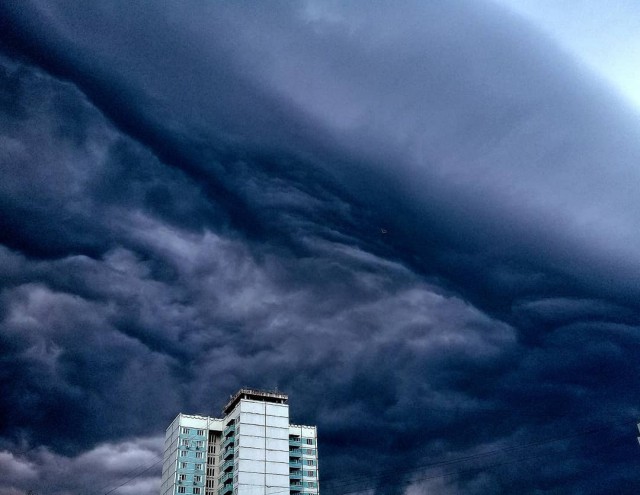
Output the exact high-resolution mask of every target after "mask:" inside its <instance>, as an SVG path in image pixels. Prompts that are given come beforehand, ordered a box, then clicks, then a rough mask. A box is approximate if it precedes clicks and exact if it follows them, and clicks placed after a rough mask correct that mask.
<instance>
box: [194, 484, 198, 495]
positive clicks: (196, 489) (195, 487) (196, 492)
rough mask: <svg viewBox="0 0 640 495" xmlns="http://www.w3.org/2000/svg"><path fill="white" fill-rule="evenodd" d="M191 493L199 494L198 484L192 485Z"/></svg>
mask: <svg viewBox="0 0 640 495" xmlns="http://www.w3.org/2000/svg"><path fill="white" fill-rule="evenodd" d="M193 495H200V487H198V486H194V487H193Z"/></svg>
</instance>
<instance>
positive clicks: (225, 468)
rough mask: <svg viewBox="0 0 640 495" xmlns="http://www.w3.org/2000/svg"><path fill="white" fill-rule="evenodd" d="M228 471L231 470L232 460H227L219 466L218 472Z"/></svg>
mask: <svg viewBox="0 0 640 495" xmlns="http://www.w3.org/2000/svg"><path fill="white" fill-rule="evenodd" d="M228 469H233V459H229V460H228V461H227V462H225V463H224V464H223V465H222V466H220V471H227V470H228Z"/></svg>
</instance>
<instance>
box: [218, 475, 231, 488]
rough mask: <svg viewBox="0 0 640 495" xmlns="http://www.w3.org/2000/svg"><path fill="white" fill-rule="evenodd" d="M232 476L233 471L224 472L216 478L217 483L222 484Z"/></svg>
mask: <svg viewBox="0 0 640 495" xmlns="http://www.w3.org/2000/svg"><path fill="white" fill-rule="evenodd" d="M232 478H233V472H230V473H224V474H223V475H222V476H220V477H219V478H218V483H219V484H220V485H222V484H223V483H224V482H225V481H227V480H230V479H232Z"/></svg>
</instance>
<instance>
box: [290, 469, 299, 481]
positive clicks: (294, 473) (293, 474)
mask: <svg viewBox="0 0 640 495" xmlns="http://www.w3.org/2000/svg"><path fill="white" fill-rule="evenodd" d="M289 479H290V480H301V479H302V471H300V470H299V469H298V470H295V471H289Z"/></svg>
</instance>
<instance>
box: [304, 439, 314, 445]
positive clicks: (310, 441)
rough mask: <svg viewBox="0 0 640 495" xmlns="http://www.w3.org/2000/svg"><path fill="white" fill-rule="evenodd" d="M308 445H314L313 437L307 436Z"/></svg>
mask: <svg viewBox="0 0 640 495" xmlns="http://www.w3.org/2000/svg"><path fill="white" fill-rule="evenodd" d="M305 441H306V444H307V445H313V438H305Z"/></svg>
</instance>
